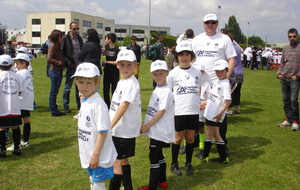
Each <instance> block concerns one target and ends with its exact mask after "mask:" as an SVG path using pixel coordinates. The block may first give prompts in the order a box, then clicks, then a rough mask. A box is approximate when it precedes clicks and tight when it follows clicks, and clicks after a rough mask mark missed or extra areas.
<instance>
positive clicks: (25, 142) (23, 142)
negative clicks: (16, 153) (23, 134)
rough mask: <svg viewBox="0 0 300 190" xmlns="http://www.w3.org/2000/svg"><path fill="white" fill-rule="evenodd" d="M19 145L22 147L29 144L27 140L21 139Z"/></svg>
mask: <svg viewBox="0 0 300 190" xmlns="http://www.w3.org/2000/svg"><path fill="white" fill-rule="evenodd" d="M20 146H22V147H26V146H30V143H29V142H28V141H23V140H21V142H20Z"/></svg>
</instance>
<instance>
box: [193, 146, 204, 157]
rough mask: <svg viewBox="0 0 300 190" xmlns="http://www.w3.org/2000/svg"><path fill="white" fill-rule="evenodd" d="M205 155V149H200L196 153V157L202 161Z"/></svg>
mask: <svg viewBox="0 0 300 190" xmlns="http://www.w3.org/2000/svg"><path fill="white" fill-rule="evenodd" d="M203 153H204V151H203V149H200V148H199V149H198V150H197V151H196V153H195V154H194V156H196V157H198V158H199V159H201V160H202V158H204V156H203Z"/></svg>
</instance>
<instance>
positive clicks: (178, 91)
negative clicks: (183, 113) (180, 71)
mask: <svg viewBox="0 0 300 190" xmlns="http://www.w3.org/2000/svg"><path fill="white" fill-rule="evenodd" d="M186 89H187V88H186V87H179V88H177V91H176V92H177V94H186V93H187V92H186Z"/></svg>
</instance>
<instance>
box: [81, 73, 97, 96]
mask: <svg viewBox="0 0 300 190" xmlns="http://www.w3.org/2000/svg"><path fill="white" fill-rule="evenodd" d="M99 81H100V80H98V81H97V82H95V79H94V78H85V77H76V79H75V82H76V85H77V87H78V90H79V92H80V93H81V94H82V96H83V98H88V97H90V96H91V95H93V94H94V93H95V89H96V87H97V86H98V85H99Z"/></svg>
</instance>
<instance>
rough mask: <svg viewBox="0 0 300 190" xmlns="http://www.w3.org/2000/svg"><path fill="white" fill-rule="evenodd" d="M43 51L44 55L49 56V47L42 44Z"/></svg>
mask: <svg viewBox="0 0 300 190" xmlns="http://www.w3.org/2000/svg"><path fill="white" fill-rule="evenodd" d="M41 51H42V53H43V54H48V46H47V44H46V43H43V44H42V47H41Z"/></svg>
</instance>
